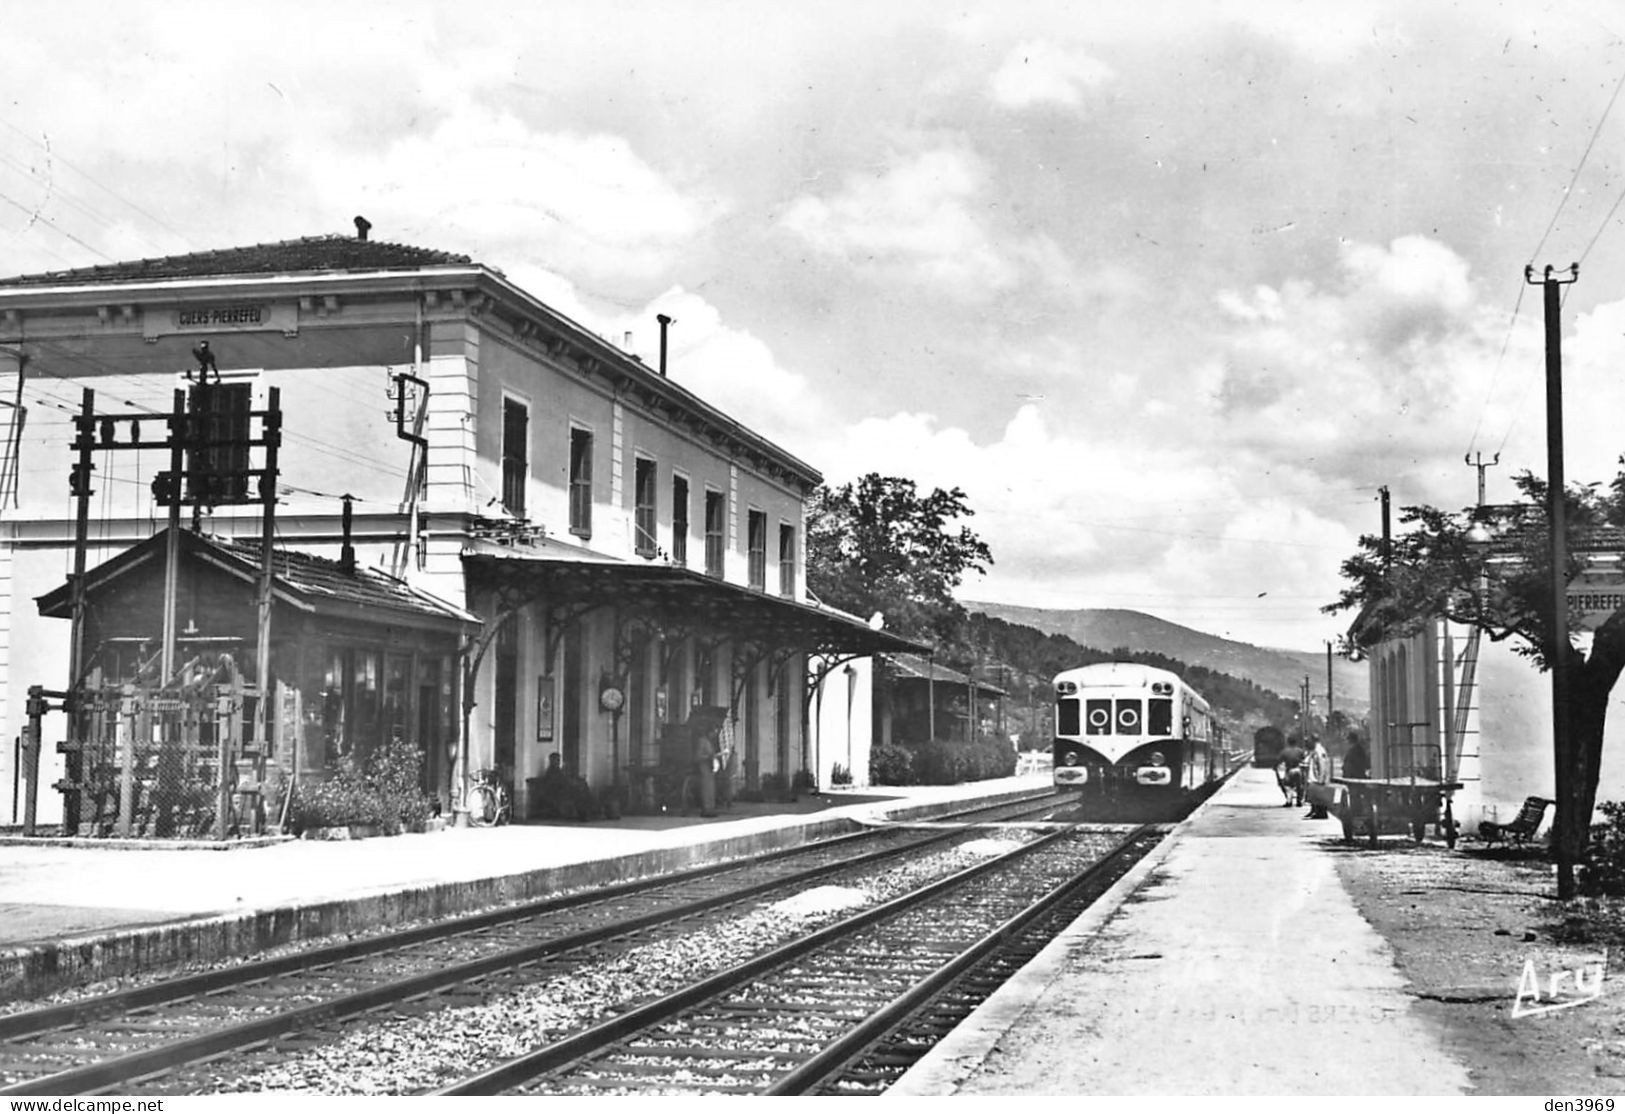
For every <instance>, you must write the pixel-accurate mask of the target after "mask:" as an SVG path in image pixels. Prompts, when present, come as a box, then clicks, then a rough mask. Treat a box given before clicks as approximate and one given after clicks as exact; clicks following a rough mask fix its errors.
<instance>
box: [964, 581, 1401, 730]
mask: <svg viewBox="0 0 1625 1114" xmlns="http://www.w3.org/2000/svg"><path fill="white" fill-rule="evenodd" d="M965 608H966V610H968V611H973V612H981V613H982V614H985V615H987V616H989V617H991V618H994V619H1002V620H1004V621H1005V622H1007V623H1019V624H1021V625H1023V626H1028V627H1032V628H1034V629H1035V630H1038V631H1041V632H1043V633H1044V634H1055V635H1061V636H1064V637H1066V638H1070V639H1072V641H1074V642H1076V643H1078V644H1079V645H1082V646H1088V647H1091V648H1094V649H1098V650H1115V649H1117V648H1118V647H1119V646H1123V647H1127V648H1128V649H1130V650H1141V651H1146V652H1149V653H1156V654H1162V655H1164V656H1166V657H1170V658H1177V659H1178V660H1180V661H1186V662H1190V663H1191V664H1192V665H1200V666H1204V667H1206V668H1208V669H1212V670H1215V671H1217V672H1220V673H1228V674H1230V675H1231V676H1233V677H1240V678H1243V679H1244V680H1248V681H1251V682H1253V684H1255V685H1257V686H1259V687H1260V688H1264V689H1269V690H1270V691H1271V692H1275V693H1279V694H1280V695H1281V696H1284V697H1286V698H1287V699H1289V700H1296V699H1297V697H1298V692H1299V689H1300V687H1301V686H1302V684H1303V678H1304V675H1305V674H1308V676H1309V688H1310V692H1311V694H1312V695H1313V696H1314V697H1315V698H1316V706H1317V707H1320V708H1321V710H1322V711H1324V705H1323V704H1322V703H1321V701H1323V700H1324V699H1325V695H1326V654H1325V651H1324V650H1323V651H1321V652H1320V653H1318V654H1317V653H1315V652H1314V651H1312V650H1306V651H1298V650H1282V649H1269V648H1267V647H1262V646H1254V645H1252V644H1251V643H1247V642H1235V641H1232V640H1230V639H1228V638H1220V637H1218V636H1217V635H1212V634H1205V633H1203V632H1202V631H1198V630H1192V629H1191V628H1190V627H1182V626H1180V625H1179V624H1178V623H1170V622H1168V621H1167V620H1165V619H1159V618H1157V617H1156V616H1155V615H1147V614H1145V613H1144V612H1142V611H1128V610H1123V609H1119V608H1080V609H1078V610H1075V611H1054V610H1049V609H1046V608H1042V607H1017V606H1015V605H1013V604H1003V603H976V602H971V601H966V602H965ZM1332 685H1333V692H1332V697H1333V702H1334V706H1335V707H1337V708H1340V709H1342V710H1343V711H1344V712H1347V713H1348V714H1350V715H1352V716H1354V717H1356V718H1358V717H1360V716H1363V715H1365V714H1366V712H1367V711H1368V710H1369V708H1370V705H1371V697H1370V683H1369V679H1368V677H1367V675H1366V666H1365V664H1364V663H1363V662H1351V661H1348V660H1346V659H1344V658H1340V657H1334V658H1333V659H1332Z"/></svg>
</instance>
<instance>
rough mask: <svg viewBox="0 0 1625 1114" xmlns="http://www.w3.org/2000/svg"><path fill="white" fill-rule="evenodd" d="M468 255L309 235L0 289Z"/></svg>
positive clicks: (9, 283)
mask: <svg viewBox="0 0 1625 1114" xmlns="http://www.w3.org/2000/svg"><path fill="white" fill-rule="evenodd" d="M472 262H473V260H471V259H469V257H468V256H466V255H454V254H452V253H451V252H445V251H434V250H432V249H430V248H415V247H411V246H409V245H407V244H391V243H386V242H384V241H382V240H362V239H358V238H357V237H355V236H340V235H331V236H306V237H303V238H302V239H298V240H281V241H278V242H276V243H272V244H253V245H250V246H248V247H240V248H219V249H216V250H214V251H197V252H191V253H189V254H187V255H166V256H161V257H159V258H157V259H137V260H134V261H132V262H128V263H106V264H99V265H97V266H94V267H79V268H76V269H74V270H71V271H48V272H45V273H43V274H35V275H19V276H17V277H15V278H8V279H0V288H4V287H16V286H92V285H97V284H100V283H109V282H150V281H155V280H160V279H187V278H224V277H230V276H233V275H285V274H309V273H311V272H327V271H391V270H412V269H415V268H419V267H436V266H456V265H464V266H467V265H470V264H472Z"/></svg>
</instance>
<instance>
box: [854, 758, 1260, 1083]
mask: <svg viewBox="0 0 1625 1114" xmlns="http://www.w3.org/2000/svg"><path fill="white" fill-rule="evenodd" d="M1233 776H1234V774H1233V773H1232V774H1231V775H1230V776H1229V777H1226V778H1225V782H1224V784H1221V785H1220V787H1219V788H1218V789H1217V790H1216V791H1214V792H1213V793H1212V794H1211V795H1209V797H1208V798H1207V800H1205V801H1203V802H1202V803H1201V804H1199V805H1197V806H1196V808H1194V809H1192V810H1191V814H1190V815H1189V816H1187V817H1185V819H1183V820H1181V821H1180V822H1179V823H1178V824H1175V825H1174V826H1173V828H1172V829H1170V830H1169V831H1168V833H1167V834H1166V835H1164V836H1163V837H1162V839H1161V840H1159V841H1158V843H1157V845H1156V846H1155V847H1154V848H1152V849H1151V851H1150V853H1148V854H1147V855H1146V856H1145V857H1144V858H1142V859H1141V860H1140V861H1139V862H1137V863H1135V864H1134V866H1133V867H1131V868H1130V869H1129V870H1128V872H1127V873H1126V874H1124V875H1123V877H1121V878H1119V879H1118V880H1117V881H1116V882H1114V883H1112V885H1111V887H1110V888H1109V889H1108V890H1107V891H1106V892H1105V893H1103V894H1101V895H1100V897H1099V898H1097V899H1096V900H1095V902H1094V903H1093V904H1091V905H1090V906H1089V908H1087V909H1085V910H1084V911H1083V912H1082V913H1080V914H1079V915H1078V917H1077V919H1076V920H1074V921H1073V922H1072V923H1071V924H1069V925H1067V926H1066V928H1065V929H1063V930H1062V931H1061V933H1060V935H1058V936H1056V937H1055V939H1053V940H1051V941H1050V942H1049V943H1048V944H1046V945H1045V946H1044V948H1043V949H1042V950H1041V951H1039V953H1038V954H1037V955H1035V956H1034V957H1033V958H1032V959H1031V960H1029V961H1028V963H1027V964H1026V966H1024V967H1022V968H1021V969H1020V970H1019V971H1017V972H1016V973H1015V974H1014V975H1011V976H1010V978H1008V979H1006V980H1005V982H1004V983H1003V984H1002V985H1001V986H1000V987H999V988H998V989H997V990H995V991H994V992H993V993H992V994H990V995H989V996H988V997H987V999H986V1001H984V1002H983V1003H982V1004H981V1005H980V1006H978V1007H976V1009H975V1010H973V1011H971V1014H970V1016H968V1017H966V1018H965V1019H964V1020H963V1021H961V1022H960V1023H959V1024H958V1025H956V1026H955V1027H954V1028H953V1030H952V1031H951V1032H949V1034H948V1035H947V1036H946V1037H944V1038H943V1039H942V1040H940V1041H938V1042H937V1043H936V1044H935V1045H934V1046H933V1047H932V1048H931V1050H930V1051H929V1052H927V1053H926V1054H925V1055H924V1056H922V1057H920V1059H919V1060H917V1061H915V1063H914V1065H913V1066H912V1067H910V1068H909V1069H908V1070H907V1071H906V1072H904V1073H903V1075H902V1077H901V1078H899V1079H898V1080H897V1082H896V1083H894V1084H892V1086H890V1087H888V1088H887V1089H886V1090H885V1092H884V1093H883V1094H881V1095H880V1096H879V1097H881V1098H883V1099H886V1098H890V1099H899V1098H920V1097H923V1096H931V1097H941V1096H947V1095H953V1094H954V1093H955V1092H957V1091H958V1090H959V1088H960V1087H962V1086H963V1085H964V1083H965V1081H966V1080H967V1079H969V1078H970V1077H971V1076H972V1075H974V1074H976V1072H977V1071H979V1070H981V1067H982V1065H983V1064H984V1063H985V1062H986V1061H987V1059H988V1057H989V1056H990V1055H992V1053H993V1050H994V1048H995V1047H997V1046H998V1044H999V1042H1000V1041H1002V1040H1004V1039H1005V1037H1006V1036H1007V1035H1008V1034H1009V1033H1010V1031H1011V1030H1012V1029H1014V1028H1015V1027H1016V1025H1017V1024H1018V1023H1019V1022H1020V1021H1021V1018H1022V1016H1023V1015H1024V1014H1025V1013H1026V1012H1027V1010H1028V1008H1029V1007H1030V1006H1031V1005H1032V1003H1033V1001H1034V1000H1035V999H1037V997H1038V995H1039V993H1040V992H1041V991H1042V990H1043V989H1044V988H1045V987H1047V986H1049V984H1050V983H1052V982H1054V981H1055V979H1057V978H1058V977H1060V975H1061V974H1062V970H1063V967H1064V964H1065V962H1066V959H1067V957H1068V956H1069V955H1070V954H1071V953H1072V952H1073V951H1074V950H1076V949H1077V948H1078V946H1079V944H1080V942H1081V941H1083V940H1086V939H1087V938H1089V937H1091V936H1094V935H1095V934H1096V933H1097V932H1099V931H1100V930H1101V928H1102V927H1103V926H1104V925H1105V924H1106V922H1107V921H1109V920H1110V919H1111V918H1112V917H1114V916H1116V915H1117V912H1118V910H1120V909H1121V908H1122V907H1123V904H1124V903H1125V902H1126V901H1128V899H1129V898H1130V897H1132V896H1133V895H1134V894H1135V893H1137V892H1138V891H1139V890H1140V888H1141V887H1142V886H1144V885H1145V882H1146V880H1147V879H1148V878H1149V877H1150V876H1151V873H1152V872H1153V871H1155V870H1156V869H1157V868H1158V867H1160V866H1161V865H1162V863H1163V861H1164V860H1165V859H1167V857H1168V855H1169V854H1170V853H1171V852H1172V851H1173V849H1174V846H1175V844H1177V843H1178V842H1179V840H1180V839H1181V838H1183V837H1184V835H1185V832H1186V830H1187V829H1188V828H1189V827H1190V826H1191V825H1192V824H1194V823H1195V822H1196V820H1197V818H1198V817H1200V816H1201V815H1202V814H1203V813H1205V812H1206V811H1207V810H1208V808H1209V807H1210V806H1211V805H1212V804H1213V802H1214V801H1215V800H1217V799H1218V798H1219V797H1220V796H1221V795H1222V794H1223V793H1224V790H1225V789H1226V788H1227V786H1228V784H1229V782H1230V780H1231V777H1233Z"/></svg>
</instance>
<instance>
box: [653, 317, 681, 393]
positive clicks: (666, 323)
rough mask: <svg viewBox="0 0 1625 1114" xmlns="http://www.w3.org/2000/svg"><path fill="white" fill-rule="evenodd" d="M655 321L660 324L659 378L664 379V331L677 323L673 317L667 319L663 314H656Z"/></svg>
mask: <svg viewBox="0 0 1625 1114" xmlns="http://www.w3.org/2000/svg"><path fill="white" fill-rule="evenodd" d="M655 320H656V321H658V322H660V376H661V378H665V375H666V329H667V327H668V326H671V325H675V324H676V323H677V319H676V318H675V317H667V316H666V315H665V314H663V313H657V314H655Z"/></svg>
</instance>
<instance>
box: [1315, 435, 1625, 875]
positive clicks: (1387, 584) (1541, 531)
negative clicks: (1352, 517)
mask: <svg viewBox="0 0 1625 1114" xmlns="http://www.w3.org/2000/svg"><path fill="white" fill-rule="evenodd" d="M1622 463H1625V460H1622ZM1514 482H1515V483H1516V484H1517V486H1518V489H1519V491H1520V492H1521V493H1522V494H1523V500H1522V501H1521V502H1519V503H1516V504H1512V505H1510V506H1502V507H1494V508H1491V507H1484V508H1468V509H1466V510H1463V511H1461V512H1460V513H1457V514H1450V513H1447V512H1445V511H1440V510H1437V509H1435V508H1433V507H1427V506H1422V507H1406V508H1404V509H1403V510H1402V512H1401V515H1400V525H1401V527H1402V528H1403V527H1410V529H1409V530H1408V531H1407V532H1404V533H1402V534H1401V535H1400V536H1399V537H1396V538H1394V539H1393V541H1392V544H1391V545H1390V546H1387V547H1385V546H1384V544H1383V540H1382V539H1381V538H1376V537H1370V536H1367V537H1362V538H1361V539H1360V551H1359V552H1358V553H1356V554H1355V555H1354V556H1352V557H1350V558H1348V559H1347V560H1345V561H1344V562H1343V565H1342V573H1343V576H1344V578H1345V579H1346V580H1347V581H1348V582H1349V583H1348V586H1347V587H1345V588H1344V589H1343V592H1342V594H1341V595H1340V596H1339V597H1338V600H1337V602H1336V603H1334V604H1331V605H1329V606H1327V607H1325V608H1323V609H1322V610H1324V611H1326V612H1328V613H1331V612H1337V611H1342V610H1345V609H1351V608H1357V609H1359V619H1358V620H1357V622H1356V624H1355V627H1354V629H1353V630H1351V632H1350V636H1349V642H1350V643H1351V645H1352V647H1353V648H1355V649H1358V648H1360V647H1363V646H1369V645H1372V644H1373V643H1375V642H1377V641H1378V640H1380V639H1381V638H1383V637H1386V636H1391V635H1396V634H1398V635H1403V634H1407V633H1411V632H1413V631H1414V630H1416V629H1417V628H1418V627H1420V626H1421V625H1422V624H1423V623H1425V622H1426V621H1427V620H1428V619H1430V618H1433V617H1437V616H1443V617H1445V618H1448V619H1450V620H1453V621H1455V622H1458V623H1464V624H1468V625H1471V626H1475V627H1477V628H1478V629H1479V630H1481V631H1482V632H1483V633H1484V634H1485V635H1486V636H1487V637H1489V638H1490V640H1491V641H1495V642H1500V641H1506V640H1510V645H1511V646H1512V647H1513V648H1514V649H1515V650H1517V652H1519V653H1520V654H1523V655H1524V656H1525V657H1528V658H1530V659H1531V660H1533V661H1534V663H1535V664H1536V665H1537V666H1538V667H1539V668H1540V669H1541V670H1542V671H1545V670H1548V669H1550V668H1551V661H1552V658H1553V654H1554V650H1555V646H1556V643H1554V642H1553V624H1552V587H1551V586H1552V565H1551V547H1550V540H1549V539H1550V530H1549V527H1548V516H1547V514H1546V496H1547V485H1546V483H1545V481H1543V480H1541V479H1539V478H1537V477H1535V476H1533V475H1531V474H1530V473H1528V472H1525V473H1522V474H1521V475H1519V476H1516V477H1515V478H1514ZM1564 516H1565V531H1564V533H1565V549H1564V552H1565V554H1566V555H1567V566H1568V567H1567V568H1566V569H1565V570H1564V578H1563V579H1564V581H1565V583H1566V582H1568V581H1570V580H1572V579H1573V578H1574V576H1575V575H1577V574H1578V573H1579V572H1580V571H1581V570H1582V569H1583V568H1584V567H1585V564H1586V561H1585V558H1584V557H1583V556H1582V554H1583V553H1584V552H1585V551H1587V550H1590V551H1593V552H1595V551H1597V550H1598V549H1599V548H1602V547H1608V548H1611V549H1612V550H1613V551H1614V552H1618V550H1619V548H1620V542H1621V540H1622V539H1621V537H1620V535H1619V534H1618V528H1619V527H1620V526H1625V471H1622V472H1621V473H1620V474H1619V475H1618V476H1617V477H1615V479H1614V480H1613V482H1612V483H1611V484H1610V485H1609V488H1608V490H1607V491H1598V490H1597V487H1596V485H1588V486H1580V487H1576V486H1568V487H1567V488H1566V490H1565V491H1564ZM1479 521H1483V522H1484V523H1485V524H1486V525H1487V526H1488V527H1490V529H1491V533H1492V534H1493V536H1494V541H1493V543H1492V548H1491V550H1490V552H1489V554H1488V556H1487V557H1486V555H1485V553H1484V552H1483V551H1482V549H1481V547H1479V546H1475V545H1474V543H1473V540H1472V539H1471V538H1470V537H1469V530H1471V529H1472V527H1473V526H1474V524H1475V523H1476V522H1479ZM1564 630H1565V636H1564V637H1565V638H1566V639H1567V643H1568V647H1569V656H1568V661H1569V667H1568V690H1569V699H1568V725H1569V731H1568V738H1567V739H1559V740H1556V742H1555V743H1554V746H1555V747H1556V749H1555V750H1554V767H1555V768H1561V769H1562V770H1564V771H1565V772H1566V773H1567V774H1568V777H1567V778H1566V779H1559V780H1560V782H1565V781H1566V786H1562V787H1560V791H1559V800H1558V801H1557V816H1556V819H1555V820H1554V822H1553V831H1554V839H1553V852H1554V858H1555V859H1556V862H1557V889H1558V897H1559V898H1564V899H1567V898H1570V897H1573V896H1574V892H1575V884H1574V865H1575V863H1577V862H1578V861H1579V860H1580V858H1581V856H1582V855H1583V854H1584V853H1585V847H1586V841H1587V839H1588V837H1589V834H1590V825H1591V813H1592V810H1593V809H1594V808H1595V806H1596V802H1597V779H1598V775H1599V774H1600V772H1601V767H1602V740H1603V728H1604V726H1605V725H1606V722H1607V715H1608V697H1609V694H1610V693H1611V692H1612V691H1613V688H1614V684H1615V682H1616V681H1617V680H1618V679H1619V676H1620V673H1621V671H1622V670H1625V609H1621V610H1619V611H1616V612H1614V613H1613V614H1612V615H1610V616H1609V617H1608V618H1607V619H1606V620H1605V621H1604V622H1603V623H1602V624H1601V625H1600V626H1599V627H1598V628H1597V629H1596V631H1595V634H1594V636H1593V639H1592V643H1591V650H1590V652H1589V653H1587V654H1582V653H1581V652H1580V651H1579V649H1578V648H1577V647H1575V645H1574V640H1573V635H1574V634H1575V633H1576V631H1577V630H1578V626H1577V622H1576V616H1575V615H1573V614H1570V615H1569V616H1567V621H1566V623H1565V625H1564ZM1565 790H1566V791H1565Z"/></svg>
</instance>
